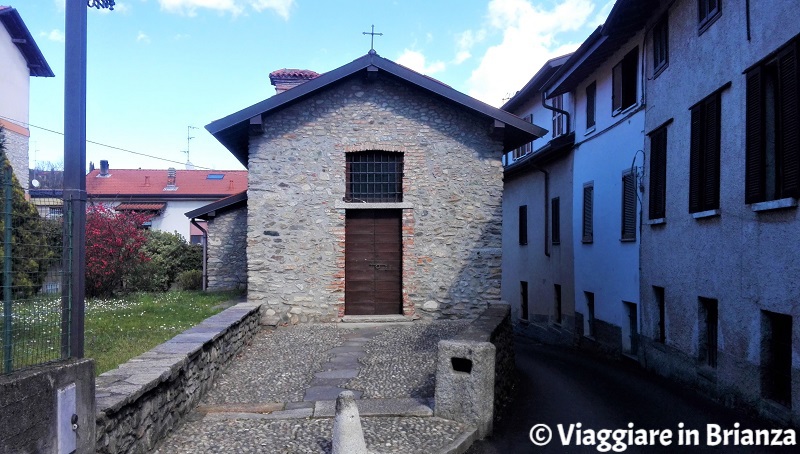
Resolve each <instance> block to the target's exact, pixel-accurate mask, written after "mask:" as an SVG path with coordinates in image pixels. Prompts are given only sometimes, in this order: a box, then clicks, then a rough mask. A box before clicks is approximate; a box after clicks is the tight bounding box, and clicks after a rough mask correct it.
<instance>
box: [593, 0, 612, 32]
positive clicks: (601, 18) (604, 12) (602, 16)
mask: <svg viewBox="0 0 800 454" xmlns="http://www.w3.org/2000/svg"><path fill="white" fill-rule="evenodd" d="M616 1H617V0H608V1H607V2H606V4H605V5H603V7H602V8H600V10H599V11H597V14H595V16H594V19H592V21H591V25H592V26H594V27H597V26H598V25H603V23H604V22H605V21H606V18H607V17H608V14H609V13H610V12H611V8H613V7H614V3H615V2H616Z"/></svg>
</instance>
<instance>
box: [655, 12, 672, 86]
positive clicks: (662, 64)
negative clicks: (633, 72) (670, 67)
mask: <svg viewBox="0 0 800 454" xmlns="http://www.w3.org/2000/svg"><path fill="white" fill-rule="evenodd" d="M668 62H669V27H668V25H667V15H666V14H665V15H664V17H663V18H662V19H661V20H660V21H658V23H657V24H656V25H655V27H653V74H654V75H658V74H659V73H660V72H661V71H663V70H664V68H666V67H667V64H668Z"/></svg>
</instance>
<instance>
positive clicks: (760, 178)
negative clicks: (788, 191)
mask: <svg viewBox="0 0 800 454" xmlns="http://www.w3.org/2000/svg"><path fill="white" fill-rule="evenodd" d="M746 108H747V112H746V120H745V127H746V134H747V141H746V145H745V148H746V156H745V178H744V187H745V194H744V202H745V203H756V202H763V201H764V199H765V198H766V193H765V189H764V89H763V86H762V76H761V68H760V67H757V68H755V69H753V70H752V71H750V72H748V73H747V107H746Z"/></svg>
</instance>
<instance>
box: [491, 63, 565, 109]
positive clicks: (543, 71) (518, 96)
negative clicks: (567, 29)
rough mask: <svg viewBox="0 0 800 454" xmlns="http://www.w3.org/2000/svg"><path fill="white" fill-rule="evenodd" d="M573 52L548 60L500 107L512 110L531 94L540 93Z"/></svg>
mask: <svg viewBox="0 0 800 454" xmlns="http://www.w3.org/2000/svg"><path fill="white" fill-rule="evenodd" d="M571 55H572V53H569V54H566V55H562V56H560V57H555V58H551V59H550V60H547V62H545V64H544V65H542V67H541V68H540V69H539V71H537V72H536V74H534V75H533V77H531V79H530V80H529V81H528V83H526V84H525V86H524V87H522V89H521V90H519V91H518V92H516V93H515V94H514V96H512V97H511V99H509V100H508V101H506V103H505V104H503V105H502V106H501V107H500V108H501V109H503V110H505V111H509V112H510V111H512V110H514V109H516V108H518V107H519V106H520V105H521V104H522V103H523V102H524V101H526V100H528V99H530V97H531V96H533V95H534V94H536V93H538V92H539V91H540V90H541V89H542V85H544V83H545V82H547V81H548V80H549V79H550V77H551V76H552V75H553V73H554V72H556V71H557V70H558V68H560V67H561V66H562V65H563V64H564V63H566V62H567V60H568V59H569V57H570V56H571Z"/></svg>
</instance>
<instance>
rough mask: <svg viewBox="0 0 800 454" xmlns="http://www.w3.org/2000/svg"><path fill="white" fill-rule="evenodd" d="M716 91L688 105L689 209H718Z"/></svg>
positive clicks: (717, 104) (717, 108)
mask: <svg viewBox="0 0 800 454" xmlns="http://www.w3.org/2000/svg"><path fill="white" fill-rule="evenodd" d="M720 105H721V96H720V93H719V91H717V92H715V93H714V94H712V95H711V96H709V97H707V98H705V99H704V100H703V101H701V102H699V103H698V104H696V105H695V106H694V107H692V110H691V116H692V120H691V122H692V131H691V137H690V147H691V150H690V156H689V212H690V213H697V212H701V211H707V210H716V209H719V169H720V129H721V128H720V121H721V116H720Z"/></svg>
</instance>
